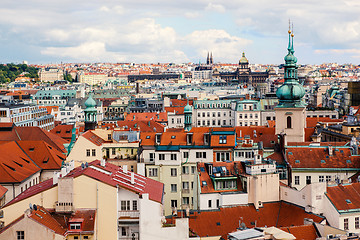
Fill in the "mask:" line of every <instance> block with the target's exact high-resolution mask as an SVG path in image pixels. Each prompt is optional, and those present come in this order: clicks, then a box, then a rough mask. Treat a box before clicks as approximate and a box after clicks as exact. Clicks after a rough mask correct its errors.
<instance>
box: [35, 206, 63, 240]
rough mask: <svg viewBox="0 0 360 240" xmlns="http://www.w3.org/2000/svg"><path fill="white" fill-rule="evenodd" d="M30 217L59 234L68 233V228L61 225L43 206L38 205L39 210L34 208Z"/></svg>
mask: <svg viewBox="0 0 360 240" xmlns="http://www.w3.org/2000/svg"><path fill="white" fill-rule="evenodd" d="M29 217H30V218H32V219H33V220H35V221H36V222H38V223H40V224H41V225H43V226H45V227H47V228H49V229H51V230H52V231H54V232H55V233H57V234H60V235H65V233H66V228H64V227H63V226H61V224H60V223H59V222H58V221H56V219H55V218H53V217H52V215H51V214H50V213H49V212H48V211H47V210H46V209H45V208H44V207H42V206H37V210H32V211H31V213H30V215H29Z"/></svg>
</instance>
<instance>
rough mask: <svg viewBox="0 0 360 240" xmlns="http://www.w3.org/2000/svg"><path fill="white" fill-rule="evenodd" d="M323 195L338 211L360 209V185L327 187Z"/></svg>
mask: <svg viewBox="0 0 360 240" xmlns="http://www.w3.org/2000/svg"><path fill="white" fill-rule="evenodd" d="M325 194H326V196H327V197H328V198H329V200H330V201H331V202H332V204H333V205H334V207H335V208H336V209H337V210H338V211H340V210H341V211H348V210H352V209H353V210H355V209H357V210H358V209H360V198H359V196H360V183H352V184H346V185H345V184H344V185H338V186H332V187H327V190H326V193H325Z"/></svg>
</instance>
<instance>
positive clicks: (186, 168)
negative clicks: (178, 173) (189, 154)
mask: <svg viewBox="0 0 360 240" xmlns="http://www.w3.org/2000/svg"><path fill="white" fill-rule="evenodd" d="M182 173H183V174H189V167H188V166H183V167H182Z"/></svg>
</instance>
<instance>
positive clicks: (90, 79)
mask: <svg viewBox="0 0 360 240" xmlns="http://www.w3.org/2000/svg"><path fill="white" fill-rule="evenodd" d="M78 78H79V82H80V83H85V84H88V85H91V86H92V85H101V84H104V83H105V82H106V81H107V80H108V75H107V74H104V73H93V72H80V73H79V74H78Z"/></svg>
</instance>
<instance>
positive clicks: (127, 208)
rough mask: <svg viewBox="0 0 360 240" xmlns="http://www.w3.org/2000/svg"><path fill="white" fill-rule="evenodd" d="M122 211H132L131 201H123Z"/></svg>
mask: <svg viewBox="0 0 360 240" xmlns="http://www.w3.org/2000/svg"><path fill="white" fill-rule="evenodd" d="M121 211H130V201H129V200H126V201H125V200H122V201H121Z"/></svg>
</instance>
